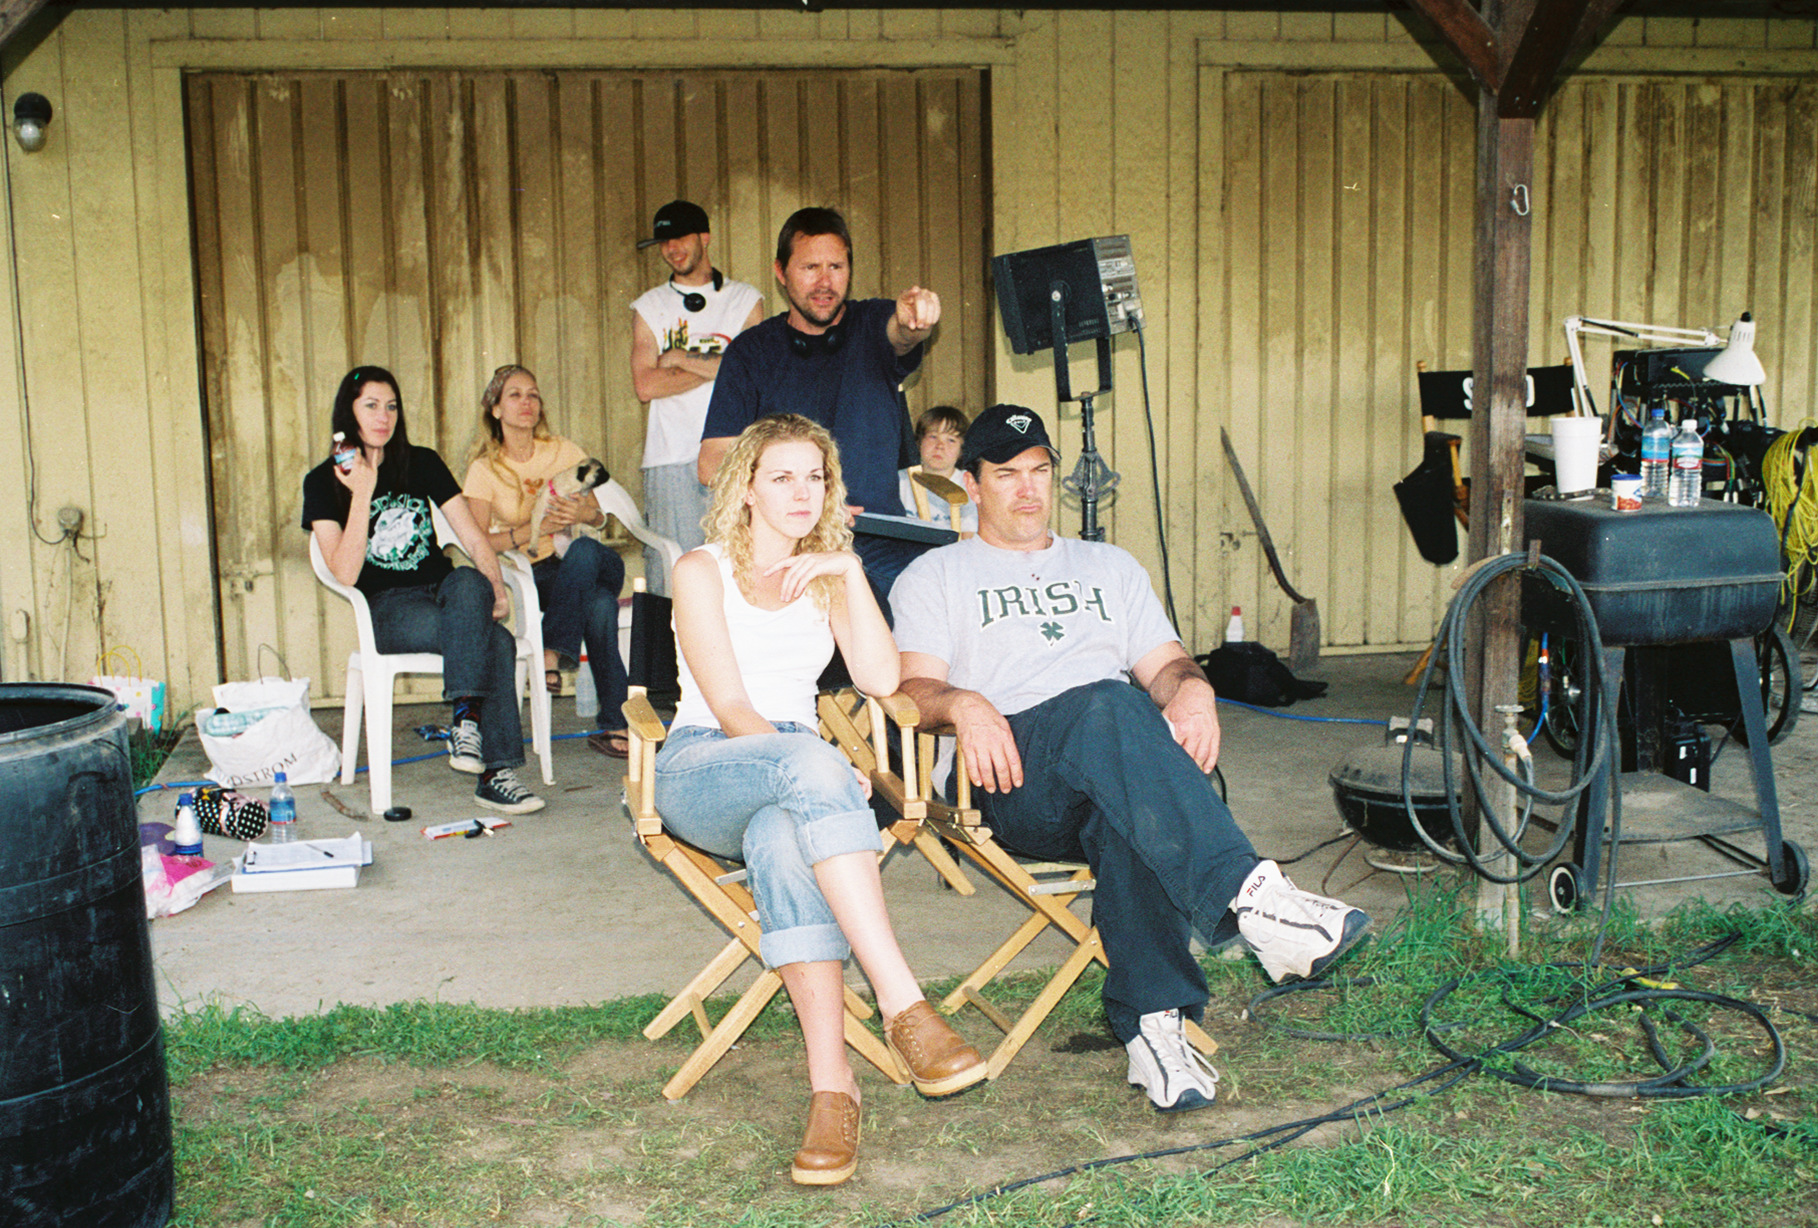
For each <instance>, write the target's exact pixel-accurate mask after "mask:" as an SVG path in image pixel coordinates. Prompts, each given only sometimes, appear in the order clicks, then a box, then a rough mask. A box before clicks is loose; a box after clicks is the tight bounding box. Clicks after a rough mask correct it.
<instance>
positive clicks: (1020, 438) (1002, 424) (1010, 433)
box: [959, 405, 1060, 469]
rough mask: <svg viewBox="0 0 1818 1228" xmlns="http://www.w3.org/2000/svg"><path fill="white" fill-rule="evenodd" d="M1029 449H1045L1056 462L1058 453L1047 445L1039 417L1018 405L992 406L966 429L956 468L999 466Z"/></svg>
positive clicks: (1046, 438)
mask: <svg viewBox="0 0 1818 1228" xmlns="http://www.w3.org/2000/svg"><path fill="white" fill-rule="evenodd" d="M1030 448H1046V449H1048V455H1049V456H1052V457H1053V458H1054V459H1055V460H1057V461H1058V460H1059V459H1060V453H1059V452H1058V451H1056V450H1055V447H1054V445H1053V444H1052V443H1049V442H1048V428H1047V427H1045V426H1043V425H1042V419H1041V415H1039V414H1037V413H1036V412H1035V411H1034V410H1033V409H1024V408H1023V407H1022V406H1021V405H993V406H992V407H991V408H990V409H987V410H986V411H985V412H983V413H981V414H980V415H979V416H978V417H976V418H974V419H973V420H972V425H971V426H969V427H967V428H966V441H965V442H964V443H963V444H961V445H960V458H959V467H960V468H961V469H971V468H972V466H973V465H975V464H977V463H978V462H979V461H981V460H983V461H989V462H990V463H991V464H993V465H1001V464H1003V463H1004V462H1005V461H1007V460H1010V459H1012V458H1014V457H1018V456H1021V455H1022V454H1023V453H1024V452H1027V451H1028V450H1029V449H1030Z"/></svg>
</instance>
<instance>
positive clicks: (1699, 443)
mask: <svg viewBox="0 0 1818 1228" xmlns="http://www.w3.org/2000/svg"><path fill="white" fill-rule="evenodd" d="M1703 495H1704V439H1703V438H1702V437H1701V436H1700V435H1699V434H1698V425H1697V420H1696V419H1693V418H1687V419H1686V420H1685V422H1684V423H1682V424H1681V425H1680V428H1679V433H1678V434H1677V435H1675V436H1673V474H1672V477H1671V478H1670V479H1668V482H1667V502H1668V503H1670V504H1672V505H1673V506H1674V507H1697V506H1698V500H1699V499H1700V498H1702V497H1703Z"/></svg>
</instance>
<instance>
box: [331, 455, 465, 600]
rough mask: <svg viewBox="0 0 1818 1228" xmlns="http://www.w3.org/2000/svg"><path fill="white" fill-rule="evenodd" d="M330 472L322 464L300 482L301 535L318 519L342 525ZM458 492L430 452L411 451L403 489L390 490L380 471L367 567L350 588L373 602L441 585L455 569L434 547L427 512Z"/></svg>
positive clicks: (374, 494) (368, 535)
mask: <svg viewBox="0 0 1818 1228" xmlns="http://www.w3.org/2000/svg"><path fill="white" fill-rule="evenodd" d="M333 469H334V462H332V461H323V462H322V463H321V464H319V465H317V466H316V467H315V468H314V469H311V470H310V471H309V472H308V473H307V474H305V475H304V477H303V531H304V532H306V533H307V532H309V531H310V528H311V526H312V525H314V524H315V522H316V521H318V520H332V521H334V522H335V523H336V524H339V525H342V526H345V525H346V523H347V521H346V518H345V515H344V514H343V513H342V511H341V506H340V499H339V497H338V491H339V490H340V483H338V482H337V481H335V475H334V472H333ZM460 493H461V487H460V484H459V483H457V482H456V481H455V480H454V475H453V474H452V473H450V472H449V471H448V466H447V465H446V464H444V463H443V461H442V458H441V457H440V456H438V455H436V452H435V450H434V449H432V448H420V447H414V446H413V447H412V448H411V450H410V478H409V480H408V482H406V484H405V487H404V489H400V490H394V489H392V488H391V487H390V485H389V484H388V483H387V481H386V479H385V475H384V473H383V472H381V473H380V475H379V485H378V487H377V488H376V489H375V490H374V491H373V492H372V515H371V517H370V518H369V519H368V521H367V533H366V565H365V566H363V567H362V568H360V578H359V579H358V580H356V581H355V582H354V587H355V588H357V589H359V590H360V591H361V592H362V593H365V594H366V595H367V596H368V597H373V596H377V595H378V594H379V593H382V592H385V591H386V590H387V589H393V588H405V587H407V586H409V585H413V584H440V583H441V582H442V580H443V578H444V577H445V576H447V575H448V573H449V572H450V571H451V570H453V568H454V564H452V563H450V562H449V561H448V556H447V555H445V554H443V553H442V551H441V548H440V547H438V546H437V545H436V528H435V522H434V520H433V519H432V517H431V515H430V508H431V507H441V506H442V505H443V504H444V503H447V502H448V501H449V500H450V499H453V498H455V497H456V496H458V495H459V494H460Z"/></svg>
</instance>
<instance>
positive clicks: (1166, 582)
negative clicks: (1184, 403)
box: [1130, 316, 1180, 629]
mask: <svg viewBox="0 0 1818 1228" xmlns="http://www.w3.org/2000/svg"><path fill="white" fill-rule="evenodd" d="M1130 327H1131V331H1133V332H1134V333H1135V334H1136V365H1137V370H1139V371H1140V372H1142V380H1143V424H1144V425H1145V426H1146V427H1148V428H1149V483H1150V487H1151V489H1152V490H1153V492H1154V496H1155V540H1156V543H1157V544H1158V545H1159V546H1160V548H1161V573H1162V598H1163V600H1165V601H1166V602H1167V603H1168V621H1169V622H1170V623H1172V624H1174V626H1175V627H1176V628H1177V629H1178V628H1179V627H1180V617H1179V616H1178V615H1176V614H1175V612H1174V582H1173V580H1171V579H1170V578H1169V567H1168V529H1167V526H1166V525H1165V524H1163V523H1162V497H1161V466H1160V465H1158V464H1157V463H1156V460H1155V413H1154V411H1153V410H1152V409H1151V408H1150V406H1149V345H1148V343H1147V342H1146V341H1144V340H1143V321H1142V317H1141V316H1134V317H1132V318H1131V324H1130Z"/></svg>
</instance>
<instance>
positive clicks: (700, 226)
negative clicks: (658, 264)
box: [638, 200, 713, 251]
mask: <svg viewBox="0 0 1818 1228" xmlns="http://www.w3.org/2000/svg"><path fill="white" fill-rule="evenodd" d="M711 233H713V227H711V226H709V225H708V224H707V210H705V209H703V208H701V207H700V206H699V205H697V204H695V203H694V202H693V201H691V200H672V201H670V202H669V203H668V204H666V205H664V206H663V207H662V208H661V209H658V210H657V212H656V224H655V225H654V226H652V227H651V228H650V237H649V238H648V239H639V240H638V250H639V251H643V250H644V249H645V248H646V247H655V246H656V245H657V244H659V243H665V242H667V241H669V240H670V239H679V238H681V237H682V236H683V235H704V234H711Z"/></svg>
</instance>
